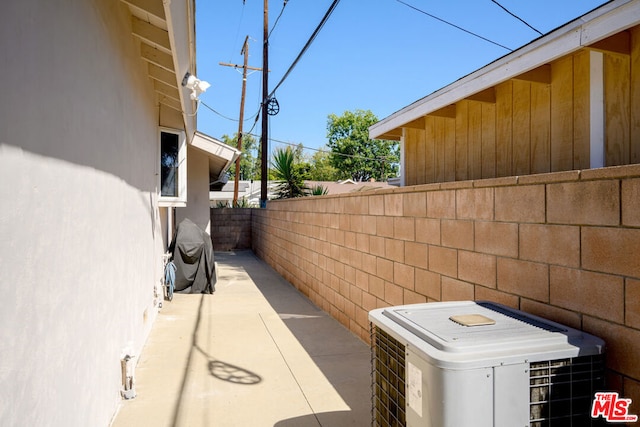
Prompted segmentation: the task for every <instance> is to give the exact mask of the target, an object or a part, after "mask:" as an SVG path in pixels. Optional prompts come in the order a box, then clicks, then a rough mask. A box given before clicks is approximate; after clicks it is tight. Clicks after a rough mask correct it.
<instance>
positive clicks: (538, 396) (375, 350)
mask: <svg viewBox="0 0 640 427" xmlns="http://www.w3.org/2000/svg"><path fill="white" fill-rule="evenodd" d="M461 317H462V318H482V319H485V320H489V321H488V322H481V323H478V324H477V325H478V326H470V325H473V324H467V325H466V326H465V325H464V324H461V323H459V319H460V318H461ZM452 318H454V319H452ZM369 319H370V321H371V346H372V348H371V351H372V389H373V390H372V392H373V393H372V397H373V414H372V415H373V425H374V426H379V427H390V426H394V427H396V426H398V427H399V426H409V427H415V426H421V427H446V426H471V425H473V426H478V427H513V426H530V427H587V426H596V425H602V424H601V420H600V419H598V420H593V419H592V418H591V416H590V409H591V402H592V401H593V398H594V394H595V392H596V391H602V390H603V389H604V369H605V364H604V342H603V341H602V340H600V339H599V338H596V337H593V336H591V335H588V334H585V333H583V332H581V331H578V330H575V329H572V328H569V327H566V326H564V325H560V324H557V323H555V322H551V321H548V320H545V319H541V318H539V317H536V316H532V315H530V314H527V313H524V312H521V311H519V310H514V309H511V308H508V307H504V306H500V305H497V304H494V303H476V302H470V301H465V302H453V303H450V302H449V303H429V304H417V305H409V306H401V307H390V308H386V309H378V310H373V311H372V312H370V314H369Z"/></svg>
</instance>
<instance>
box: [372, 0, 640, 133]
mask: <svg viewBox="0 0 640 427" xmlns="http://www.w3.org/2000/svg"><path fill="white" fill-rule="evenodd" d="M638 23H640V2H637V1H634V0H614V1H611V2H609V3H607V4H605V5H603V6H601V7H599V8H597V9H595V10H593V11H591V12H589V13H587V14H585V15H583V16H582V17H580V18H578V19H576V20H574V21H572V22H570V23H568V24H566V25H564V26H562V27H560V28H558V29H556V30H554V31H552V32H550V33H548V34H547V35H545V36H543V37H540V38H538V39H536V40H534V41H533V42H531V43H529V44H527V45H525V46H523V47H522V48H520V49H518V50H516V51H514V52H512V53H510V54H508V55H505V56H503V57H501V58H500V59H498V60H496V61H494V62H492V63H491V64H489V65H487V66H485V67H483V68H481V69H479V70H477V71H475V72H473V73H471V74H468V75H467V76H465V77H463V78H461V79H459V80H457V81H456V82H454V83H452V84H450V85H449V86H446V87H444V88H442V89H440V90H438V91H436V92H433V93H432V94H430V95H428V96H426V97H424V98H422V99H420V100H418V101H416V102H414V103H413V104H410V105H409V106H407V107H405V108H403V109H401V110H399V111H397V112H395V113H393V114H392V115H390V116H389V117H387V118H385V119H383V120H381V121H379V122H378V123H376V124H374V125H372V126H371V127H370V128H369V137H370V138H372V139H390V140H396V141H398V140H400V138H401V137H402V128H403V127H415V126H416V124H419V122H420V120H421V119H423V117H424V116H426V115H429V114H434V115H443V114H444V115H446V114H451V110H452V107H453V112H454V113H455V106H454V104H455V103H456V102H458V101H461V100H464V99H468V98H471V97H473V96H478V95H480V94H482V93H484V92H485V91H489V90H490V89H491V88H493V87H494V86H496V85H497V84H499V83H502V82H505V81H507V80H510V79H515V78H518V77H519V76H524V75H526V76H527V78H528V79H530V78H543V77H540V76H543V75H544V73H545V70H544V69H545V67H546V66H547V64H549V63H550V62H552V61H554V60H556V59H558V58H561V57H563V56H565V55H568V54H570V53H572V52H575V51H578V50H580V49H582V48H585V47H589V46H593V45H594V44H597V43H598V42H601V41H603V40H605V39H607V38H608V37H611V36H613V35H615V34H616V33H619V32H620V31H622V30H624V29H627V28H630V27H632V26H634V25H638Z"/></svg>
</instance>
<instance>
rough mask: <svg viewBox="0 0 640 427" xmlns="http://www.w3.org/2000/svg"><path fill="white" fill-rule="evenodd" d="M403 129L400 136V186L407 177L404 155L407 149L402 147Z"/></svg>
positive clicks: (405, 183)
mask: <svg viewBox="0 0 640 427" xmlns="http://www.w3.org/2000/svg"><path fill="white" fill-rule="evenodd" d="M404 132H405V131H404V129H403V130H402V136H401V137H400V187H404V186H406V185H407V177H406V172H405V171H406V170H407V168H406V167H405V165H406V159H405V155H406V153H407V150H406V149H405V148H404Z"/></svg>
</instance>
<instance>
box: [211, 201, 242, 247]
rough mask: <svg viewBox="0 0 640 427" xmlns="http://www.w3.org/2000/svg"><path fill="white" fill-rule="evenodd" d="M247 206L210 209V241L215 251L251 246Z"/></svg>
mask: <svg viewBox="0 0 640 427" xmlns="http://www.w3.org/2000/svg"><path fill="white" fill-rule="evenodd" d="M251 211H252V209H249V208H216V209H211V242H212V243H213V250H215V251H230V250H235V249H250V248H251Z"/></svg>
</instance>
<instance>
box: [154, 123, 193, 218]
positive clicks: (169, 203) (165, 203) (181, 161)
mask: <svg viewBox="0 0 640 427" xmlns="http://www.w3.org/2000/svg"><path fill="white" fill-rule="evenodd" d="M163 133H170V134H173V135H177V136H178V195H177V196H163V195H162V165H161V162H162V134H163ZM156 164H157V167H158V173H157V177H158V180H157V186H158V206H160V207H185V206H187V137H186V133H185V131H184V130H181V129H172V128H167V127H160V128H159V129H158V157H157V159H156Z"/></svg>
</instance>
